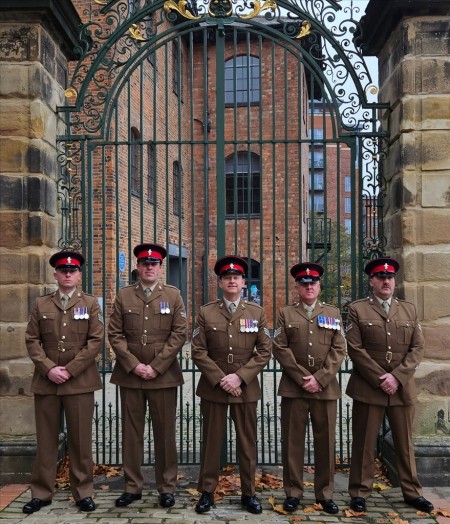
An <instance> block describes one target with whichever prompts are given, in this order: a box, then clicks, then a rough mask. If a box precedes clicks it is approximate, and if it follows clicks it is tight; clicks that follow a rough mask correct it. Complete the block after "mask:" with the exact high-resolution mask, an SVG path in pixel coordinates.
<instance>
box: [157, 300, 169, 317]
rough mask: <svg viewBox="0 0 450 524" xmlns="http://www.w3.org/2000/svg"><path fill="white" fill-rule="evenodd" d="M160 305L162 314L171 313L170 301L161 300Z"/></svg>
mask: <svg viewBox="0 0 450 524" xmlns="http://www.w3.org/2000/svg"><path fill="white" fill-rule="evenodd" d="M159 307H160V308H161V315H168V314H169V313H170V303H169V302H160V303H159Z"/></svg>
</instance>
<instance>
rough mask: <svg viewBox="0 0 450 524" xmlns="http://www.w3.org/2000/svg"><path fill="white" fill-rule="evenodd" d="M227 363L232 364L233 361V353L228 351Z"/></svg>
mask: <svg viewBox="0 0 450 524" xmlns="http://www.w3.org/2000/svg"><path fill="white" fill-rule="evenodd" d="M227 361H228V364H233V361H234V356H233V353H228V359H227Z"/></svg>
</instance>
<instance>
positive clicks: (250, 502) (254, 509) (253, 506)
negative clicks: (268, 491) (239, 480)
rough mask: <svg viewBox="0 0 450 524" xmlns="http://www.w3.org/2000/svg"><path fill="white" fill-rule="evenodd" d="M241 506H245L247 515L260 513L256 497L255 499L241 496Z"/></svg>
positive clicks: (259, 504)
mask: <svg viewBox="0 0 450 524" xmlns="http://www.w3.org/2000/svg"><path fill="white" fill-rule="evenodd" d="M241 504H242V505H243V506H245V509H246V510H247V511H248V512H249V513H254V514H255V515H258V514H259V513H262V506H261V502H259V500H258V497H256V496H255V495H252V496H248V495H242V497H241Z"/></svg>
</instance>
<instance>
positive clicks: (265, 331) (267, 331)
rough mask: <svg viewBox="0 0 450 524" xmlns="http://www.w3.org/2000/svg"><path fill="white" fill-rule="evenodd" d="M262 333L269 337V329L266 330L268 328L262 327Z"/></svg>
mask: <svg viewBox="0 0 450 524" xmlns="http://www.w3.org/2000/svg"><path fill="white" fill-rule="evenodd" d="M264 333H265V334H266V335H267V336H268V337H269V338H270V331H269V330H268V328H266V327H265V328H264Z"/></svg>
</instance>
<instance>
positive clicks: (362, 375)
mask: <svg viewBox="0 0 450 524" xmlns="http://www.w3.org/2000/svg"><path fill="white" fill-rule="evenodd" d="M398 269H399V264H398V262H397V261H396V260H394V259H392V258H388V257H383V258H377V259H376V260H372V261H370V262H369V263H368V264H367V265H366V267H365V272H366V273H367V274H368V275H369V278H370V281H369V282H370V286H371V288H372V294H371V295H370V296H369V297H368V298H365V299H362V300H357V301H356V302H353V303H352V304H350V306H349V310H348V311H349V313H348V326H347V342H348V353H349V356H350V358H351V359H352V362H353V371H352V375H351V377H350V380H349V382H348V386H347V394H348V395H349V396H350V397H352V398H353V414H352V418H353V445H352V464H351V468H350V478H349V493H350V496H351V502H350V507H351V508H352V509H353V510H355V511H365V510H366V499H367V497H369V495H370V493H371V492H372V484H373V477H374V468H375V464H374V456H375V444H376V438H377V435H378V431H379V429H380V425H381V422H382V420H383V417H384V414H385V413H386V415H387V417H388V420H389V425H390V428H391V430H392V437H393V441H394V446H395V450H396V461H397V470H398V476H399V479H400V486H401V489H402V492H403V497H404V499H405V502H406V503H407V504H409V505H411V506H413V507H415V508H416V509H418V510H420V511H425V512H430V511H432V510H433V505H432V504H431V502H429V501H428V500H426V499H425V498H424V497H423V496H422V487H421V485H420V483H419V480H418V478H417V472H416V466H415V458H414V447H413V443H412V427H413V420H414V403H415V401H416V390H415V385H414V378H413V375H414V372H415V370H416V368H417V366H418V365H419V363H420V361H421V360H422V356H423V351H424V347H423V346H424V338H423V335H422V329H421V327H420V324H419V320H418V318H417V312H416V308H415V306H414V305H413V304H411V303H409V302H405V301H403V300H399V299H397V298H394V297H393V296H392V295H393V293H394V287H395V274H396V273H397V271H398Z"/></svg>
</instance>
